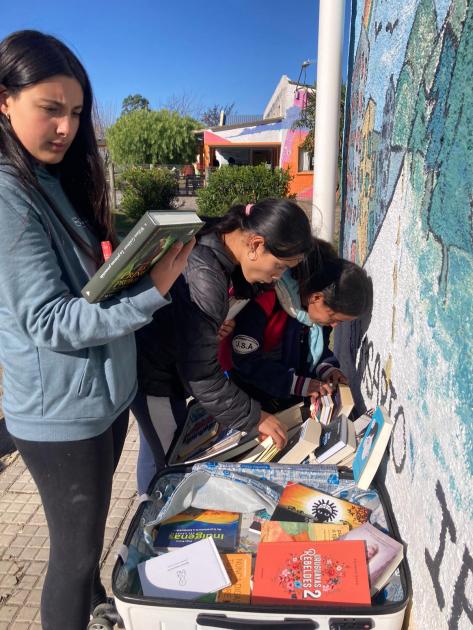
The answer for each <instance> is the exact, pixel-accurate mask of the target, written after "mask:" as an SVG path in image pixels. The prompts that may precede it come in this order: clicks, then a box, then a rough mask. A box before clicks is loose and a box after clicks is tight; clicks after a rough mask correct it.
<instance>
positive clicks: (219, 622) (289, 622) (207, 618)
mask: <svg viewBox="0 0 473 630" xmlns="http://www.w3.org/2000/svg"><path fill="white" fill-rule="evenodd" d="M196 622H197V625H198V626H204V627H205V626H210V627H212V628H225V629H227V628H228V629H229V630H246V629H247V628H249V629H251V630H269V629H270V628H271V630H272V628H281V629H284V630H315V629H316V628H318V627H319V624H318V623H316V622H315V621H312V619H281V620H277V619H271V620H270V621H264V620H261V621H258V620H254V621H253V620H251V619H236V618H234V617H227V615H209V614H206V613H201V614H199V615H197V619H196Z"/></svg>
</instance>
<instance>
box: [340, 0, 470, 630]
mask: <svg viewBox="0 0 473 630" xmlns="http://www.w3.org/2000/svg"><path fill="white" fill-rule="evenodd" d="M353 12H354V16H353V22H352V40H351V69H350V95H349V110H348V114H347V122H346V125H347V126H346V129H345V141H346V150H345V162H344V202H343V214H342V238H341V240H342V242H341V246H342V248H343V254H344V255H345V256H346V257H347V258H350V259H352V260H354V261H357V262H359V263H360V264H363V265H364V266H365V268H366V269H367V271H368V272H369V274H370V275H371V277H372V278H373V283H374V291H375V304H374V309H373V313H372V315H371V319H370V321H366V322H361V323H358V324H347V325H344V326H343V327H342V328H340V329H339V330H338V335H337V340H336V350H337V351H338V354H339V355H340V357H341V359H342V364H343V367H344V368H345V370H346V371H347V372H349V374H350V376H351V380H352V383H353V384H354V385H355V390H356V397H357V402H358V405H359V406H360V407H361V408H363V407H364V406H366V407H370V406H373V405H375V404H384V405H385V406H386V408H387V409H388V411H389V412H390V414H391V416H392V417H394V418H395V420H396V424H395V428H394V432H393V437H392V440H391V445H390V449H389V456H388V458H387V461H386V462H385V466H384V469H383V475H384V476H385V481H386V485H387V487H388V490H389V493H390V496H391V499H392V503H393V507H394V511H395V513H396V516H397V520H398V524H399V527H400V531H401V535H402V537H403V539H404V541H405V542H406V543H407V546H408V561H409V566H410V569H411V573H412V578H413V589H414V595H413V607H412V611H411V615H410V625H409V627H410V628H419V629H421V628H422V629H424V628H431V629H435V630H443V629H448V630H453V629H456V628H461V629H466V628H471V627H472V624H473V483H472V481H473V437H472V434H473V431H472V426H473V367H472V365H473V227H472V207H473V7H472V4H471V2H469V1H468V0H405V1H403V2H401V1H393V0H366V1H365V0H354V2H353Z"/></svg>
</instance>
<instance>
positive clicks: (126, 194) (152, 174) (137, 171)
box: [118, 166, 178, 221]
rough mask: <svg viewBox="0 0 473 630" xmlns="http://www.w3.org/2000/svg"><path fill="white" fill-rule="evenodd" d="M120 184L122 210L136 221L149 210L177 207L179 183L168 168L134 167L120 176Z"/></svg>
mask: <svg viewBox="0 0 473 630" xmlns="http://www.w3.org/2000/svg"><path fill="white" fill-rule="evenodd" d="M118 184H119V187H120V189H121V190H122V191H123V198H122V202H121V209H122V210H123V212H124V213H125V214H126V215H127V216H128V217H129V218H130V219H132V220H134V221H137V220H138V219H139V218H140V217H141V216H142V215H143V214H144V213H145V212H146V211H147V210H164V209H166V208H173V207H175V198H176V195H177V192H178V191H177V181H176V178H175V177H174V175H173V174H172V173H171V171H170V170H168V169H167V168H152V169H145V168H140V167H137V166H133V167H131V168H129V169H127V170H125V171H124V172H123V173H122V174H121V175H120V179H119V182H118Z"/></svg>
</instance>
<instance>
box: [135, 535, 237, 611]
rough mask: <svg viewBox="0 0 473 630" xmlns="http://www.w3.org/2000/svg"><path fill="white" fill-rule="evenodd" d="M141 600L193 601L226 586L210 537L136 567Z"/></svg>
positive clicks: (225, 576)
mask: <svg viewBox="0 0 473 630" xmlns="http://www.w3.org/2000/svg"><path fill="white" fill-rule="evenodd" d="M138 574H139V576H140V582H141V588H142V590H143V595H144V596H145V597H165V598H171V599H188V600H192V599H197V598H198V597H201V596H202V595H206V594H207V593H215V592H216V591H219V590H220V589H222V588H226V587H227V586H230V584H231V580H230V578H229V577H228V573H227V571H226V570H225V566H224V564H223V562H222V559H221V558H220V555H219V553H218V551H217V547H216V546H215V542H214V540H213V538H211V537H209V538H203V539H202V540H199V541H197V542H195V543H191V544H189V545H186V546H185V547H181V548H179V549H176V550H175V551H170V552H168V553H165V554H163V555H162V556H157V557H156V558H151V559H150V560H146V561H145V562H141V563H140V564H139V565H138Z"/></svg>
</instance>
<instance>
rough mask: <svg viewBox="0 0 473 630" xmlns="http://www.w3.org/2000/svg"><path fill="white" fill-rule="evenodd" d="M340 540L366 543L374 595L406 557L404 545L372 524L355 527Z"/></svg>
mask: <svg viewBox="0 0 473 630" xmlns="http://www.w3.org/2000/svg"><path fill="white" fill-rule="evenodd" d="M340 540H364V541H365V544H366V559H367V561H368V573H369V576H370V587H371V594H372V595H374V593H376V592H377V591H379V590H380V589H381V588H382V587H383V586H384V585H385V584H386V582H387V581H388V580H389V578H390V577H391V575H392V574H393V573H394V571H395V570H396V568H397V567H398V565H399V563H400V562H401V560H402V558H403V556H404V549H403V546H402V544H401V543H400V542H398V541H397V540H394V538H391V536H388V534H385V533H384V532H382V531H381V530H379V529H378V528H377V527H374V526H373V525H371V523H364V524H363V525H360V527H355V528H354V529H352V530H351V531H349V532H348V534H343V536H340Z"/></svg>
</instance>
